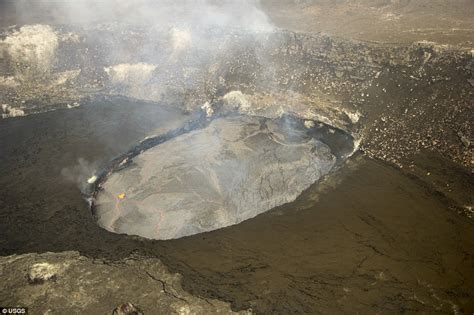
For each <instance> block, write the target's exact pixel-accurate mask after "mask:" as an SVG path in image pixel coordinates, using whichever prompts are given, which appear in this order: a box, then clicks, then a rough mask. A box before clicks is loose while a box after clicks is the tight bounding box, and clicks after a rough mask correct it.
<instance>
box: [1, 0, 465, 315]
mask: <svg viewBox="0 0 474 315" xmlns="http://www.w3.org/2000/svg"><path fill="white" fill-rule="evenodd" d="M32 5H33V6H34V4H32ZM473 6H474V4H473V2H472V1H467V0H457V1H443V0H436V1H424V0H418V1H415V0H412V1H410V0H400V1H384V0H380V1H375V0H374V1H371V0H367V1H336V2H334V1H318V0H315V1H276V0H274V1H263V2H262V4H261V7H262V8H263V10H264V12H265V13H266V14H267V15H266V16H265V18H263V19H262V20H261V23H260V24H258V27H261V28H259V31H256V30H255V29H253V28H252V29H245V28H242V27H238V25H237V26H235V25H233V27H229V25H225V26H219V27H208V26H206V25H204V26H202V27H196V28H193V29H189V28H186V27H183V26H169V25H166V26H160V27H148V25H147V24H146V23H148V22H147V21H140V23H134V24H133V25H126V24H121V23H118V21H114V20H107V19H106V20H102V21H93V22H94V23H90V24H85V25H84V24H81V23H72V22H71V20H68V19H67V17H66V16H59V15H57V14H56V13H57V12H55V11H54V10H50V9H48V7H44V6H38V7H37V8H36V9H37V10H33V9H32V10H28V11H18V7H17V6H15V5H13V4H12V2H8V1H5V2H1V3H0V9H1V13H0V21H1V22H0V25H1V26H2V27H3V28H2V30H1V33H0V50H1V52H0V57H1V58H0V101H1V104H0V105H1V108H0V113H1V114H2V118H3V119H2V120H0V185H1V187H2V189H1V190H0V208H1V211H0V216H1V218H2V220H1V221H0V231H1V232H0V234H1V236H2V237H1V239H0V253H1V254H2V257H1V258H0V264H1V269H0V277H1V279H2V283H5V285H4V286H3V287H2V290H1V291H2V293H1V295H0V306H1V305H4V304H5V305H6V304H8V305H14V304H18V305H20V304H21V305H28V306H29V307H30V309H31V310H32V311H34V312H43V313H48V312H51V313H55V312H56V313H62V312H70V311H78V312H79V311H83V312H94V310H96V311H97V313H107V312H112V310H113V309H114V308H115V307H116V306H117V305H118V304H120V303H129V302H130V303H133V304H136V305H137V307H141V308H142V309H143V311H144V312H145V313H153V312H154V311H155V310H156V309H158V308H159V309H160V312H162V313H169V312H177V313H187V312H191V313H193V312H195V313H209V312H211V313H213V312H218V311H219V312H230V311H231V309H232V310H234V311H248V310H250V311H253V312H256V313H289V312H299V313H313V312H322V313H328V312H329V313H334V312H337V313H339V312H354V310H356V312H360V313H378V312H389V313H390V312H395V313H402V312H409V313H414V312H429V313H431V312H443V313H446V312H452V313H470V312H472V310H473V309H474V305H473V304H472V301H473V300H474V298H473V297H472V288H473V287H474V282H473V281H474V275H473V274H472V261H473V254H474V244H473V243H472V239H473V238H472V234H473V233H474V227H473V222H472V216H473V210H472V205H473V200H472V191H473V190H474V179H473V176H472V170H473V165H474V164H473V163H474V160H473V153H474V151H473V146H472V141H473V134H472V121H473V118H474V117H473V116H474V111H473V102H474V97H473V95H474V93H473V92H474V81H473V80H474V79H473V71H474V63H473V59H474V50H473V48H474V46H473V36H474V34H473V33H474V25H473V21H472V18H471V17H472V16H473V15H474V8H473ZM252 12H253V11H252ZM256 12H257V13H259V14H260V11H258V10H257V11H256ZM132 13H133V12H131V15H132ZM253 13H255V12H253ZM186 14H188V13H186ZM191 16H192V15H191ZM259 16H260V15H259ZM239 18H240V19H243V18H244V17H243V16H239ZM237 20H238V19H237ZM237 20H235V21H237ZM232 21H234V20H232ZM99 22H100V23H99ZM234 26H235V27H234ZM252 27H253V26H252ZM137 47H140V49H137ZM218 109H223V110H226V111H232V112H237V113H239V114H244V115H249V116H259V117H266V118H267V119H277V118H278V117H281V116H282V115H283V114H291V115H293V116H296V117H299V118H300V119H302V120H307V121H312V122H316V123H318V122H319V123H324V124H326V125H328V126H330V127H331V128H332V129H334V130H338V131H340V132H343V133H348V134H350V135H351V136H352V137H353V138H354V139H355V141H356V144H357V145H358V147H359V149H360V150H359V151H358V152H357V154H356V155H355V156H354V157H353V158H351V159H350V160H349V161H347V163H346V164H344V166H342V167H341V169H339V170H337V171H336V172H333V173H330V174H329V175H328V176H326V177H323V179H322V180H321V181H320V182H319V183H316V184H315V185H313V186H311V187H310V188H309V189H308V190H307V191H305V192H304V193H303V194H302V195H301V196H300V197H299V198H297V199H296V201H294V202H292V203H289V204H287V205H284V206H281V207H278V208H276V209H273V210H272V211H270V212H268V213H265V214H262V215H260V216H258V217H256V218H254V219H252V220H249V221H245V222H243V223H241V224H238V225H236V226H233V227H230V228H226V229H221V230H218V231H213V232H210V233H204V234H198V235H196V236H192V237H186V238H183V239H179V240H172V241H152V240H146V239H142V238H140V237H136V236H127V235H118V234H113V233H109V232H107V231H105V230H103V229H101V228H100V227H99V226H98V225H97V224H96V222H95V220H94V218H93V216H92V215H91V212H90V208H89V205H88V203H87V202H86V200H85V197H88V195H87V192H86V191H85V190H84V186H85V182H86V181H87V179H88V178H89V177H90V176H92V175H94V173H95V172H97V171H98V170H101V169H104V168H106V167H107V166H108V165H110V161H112V160H113V159H114V158H116V157H117V156H120V155H121V154H124V153H125V152H127V150H130V148H133V147H134V146H136V145H137V144H138V143H140V141H142V140H143V139H144V138H146V137H153V136H156V135H159V134H162V133H164V132H166V131H168V130H170V129H173V128H176V127H177V126H182V125H183V123H184V122H185V121H187V120H188V119H189V118H190V117H191V116H192V115H194V114H195V113H197V112H199V113H201V114H203V113H206V114H212V112H213V111H214V110H216V111H217V110H218ZM190 113H191V114H190ZM23 116H25V117H23ZM156 148H159V146H157V147H156ZM71 251H73V252H71ZM44 252H53V253H44ZM62 252H64V253H62ZM42 253H44V254H42ZM11 255H17V256H11ZM18 255H19V256H18ZM137 261H138V262H137ZM161 261H162V262H163V263H164V264H165V265H166V266H167V267H168V269H169V270H171V271H172V272H176V273H179V274H181V275H182V276H183V277H182V279H181V277H180V276H176V275H174V274H172V273H170V272H169V271H168V270H167V268H165V267H164V266H163V265H162V263H161ZM142 262H143V265H142V264H141V263H142ZM35 264H40V265H39V266H40V267H41V266H52V267H51V268H52V270H53V272H52V273H53V275H52V276H51V277H50V278H48V279H46V280H45V281H39V282H38V283H34V284H33V283H32V281H28V279H29V277H30V276H29V273H31V268H33V266H34V265H35ZM41 264H43V265H41ZM38 268H39V267H38ZM40 269H41V268H40ZM40 271H41V270H40ZM155 271H156V273H155ZM104 274H107V275H108V276H107V277H106V278H104V276H103V275H104ZM76 275H77V276H76ZM80 275H82V276H80ZM30 278H31V277H30ZM77 279H80V280H81V281H77ZM163 279H166V280H163ZM30 280H31V279H30ZM33 282H35V281H33ZM79 282H80V284H79ZM104 283H107V285H105V284H104ZM125 283H127V284H129V287H125V289H124V285H125ZM181 285H182V286H183V288H184V290H186V291H183V290H182V289H181ZM168 286H169V289H168ZM156 287H158V288H159V289H156ZM215 299H218V300H221V301H223V302H219V301H217V300H215ZM224 302H225V303H224ZM155 303H156V304H155ZM48 305H49V306H48ZM123 307H126V306H123Z"/></svg>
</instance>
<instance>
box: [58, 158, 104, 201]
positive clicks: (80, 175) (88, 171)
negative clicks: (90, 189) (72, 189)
mask: <svg viewBox="0 0 474 315" xmlns="http://www.w3.org/2000/svg"><path fill="white" fill-rule="evenodd" d="M97 169H98V163H94V162H89V161H87V160H86V159H84V158H79V159H78V160H77V164H76V165H73V166H71V167H66V168H63V169H62V170H61V175H62V176H63V177H64V178H65V179H66V180H67V181H70V182H73V183H75V184H77V186H78V187H79V189H80V190H81V192H83V193H86V189H87V186H88V184H90V183H91V178H94V176H95V172H96V171H97Z"/></svg>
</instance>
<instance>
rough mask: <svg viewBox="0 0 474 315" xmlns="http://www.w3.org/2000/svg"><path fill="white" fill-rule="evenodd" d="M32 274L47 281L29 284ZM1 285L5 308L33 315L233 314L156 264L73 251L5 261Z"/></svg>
mask: <svg viewBox="0 0 474 315" xmlns="http://www.w3.org/2000/svg"><path fill="white" fill-rule="evenodd" d="M38 266H41V267H42V268H40V269H41V270H40V271H39V268H38ZM28 270H29V272H28ZM52 270H54V275H53V276H51V277H45V275H51V271H52ZM27 273H28V277H27ZM31 273H35V275H36V276H38V275H40V274H41V275H43V279H42V281H41V282H31V281H29V279H28V278H30V277H31ZM0 280H1V282H2V283H3V287H2V290H1V291H0V303H1V304H2V305H15V306H16V305H23V306H28V307H29V312H30V313H32V314H111V313H112V310H114V308H115V307H117V306H119V307H118V308H119V309H126V310H127V309H128V310H130V309H133V308H135V309H140V310H141V311H142V313H143V314H230V313H233V312H232V310H231V309H230V306H229V305H228V304H226V303H224V302H221V301H218V300H212V299H203V298H200V297H197V296H193V295H191V294H189V293H187V292H185V291H184V290H183V289H182V288H181V276H180V275H179V274H172V273H170V272H169V271H168V270H167V269H166V267H165V266H164V265H163V264H162V263H161V261H160V260H158V259H156V258H141V259H137V257H130V258H128V259H125V260H122V261H120V262H108V261H104V260H94V259H91V258H86V257H84V256H80V255H79V253H78V252H71V251H70V252H62V253H44V254H36V253H30V254H24V255H13V256H6V257H0ZM132 303H133V304H132ZM124 306H125V307H124ZM240 313H241V314H246V313H247V312H245V311H244V312H240ZM114 314H123V312H122V313H120V312H117V310H115V312H114Z"/></svg>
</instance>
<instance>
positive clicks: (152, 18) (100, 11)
mask: <svg viewBox="0 0 474 315" xmlns="http://www.w3.org/2000/svg"><path fill="white" fill-rule="evenodd" d="M15 6H16V12H17V14H18V15H19V16H18V17H17V18H18V20H19V21H26V20H38V18H33V17H32V16H34V15H35V11H36V12H39V13H40V14H41V15H43V16H45V17H47V18H48V20H49V23H48V24H69V25H70V24H82V25H86V24H95V23H118V24H134V25H154V24H160V25H176V26H180V27H184V26H188V27H194V28H195V27H202V26H219V27H235V28H240V29H246V30H254V31H270V30H271V29H272V28H273V26H272V25H271V23H270V22H269V19H268V17H267V15H266V14H265V13H264V12H263V11H262V10H261V8H260V2H259V1H258V0H232V1H212V0H183V1H171V0H157V1H153V0H135V1H123V0H101V1H96V0H74V1H73V0H71V1H67V0H65V1H50V0H36V1H31V0H17V1H15Z"/></svg>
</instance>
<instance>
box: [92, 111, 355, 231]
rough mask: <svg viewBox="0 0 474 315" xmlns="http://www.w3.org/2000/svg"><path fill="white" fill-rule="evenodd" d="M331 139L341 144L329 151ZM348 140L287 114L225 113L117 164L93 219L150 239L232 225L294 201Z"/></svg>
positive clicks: (341, 152) (340, 153)
mask: <svg viewBox="0 0 474 315" xmlns="http://www.w3.org/2000/svg"><path fill="white" fill-rule="evenodd" d="M336 133H337V135H336V136H335V134H336ZM337 137H339V138H341V139H342V138H344V140H345V141H346V143H345V145H344V146H343V147H336V146H334V147H333V148H331V139H334V138H337ZM351 139H352V138H351V137H349V136H346V135H345V134H343V133H342V132H340V131H336V130H334V129H330V128H329V127H327V126H325V125H323V124H319V125H316V124H315V123H313V122H307V123H306V124H304V123H303V121H301V120H299V119H296V118H293V117H291V116H284V117H282V118H279V119H268V118H263V117H257V116H245V115H236V114H232V115H226V116H224V117H220V118H216V119H214V120H212V121H211V122H209V123H206V126H204V127H203V128H198V129H195V130H191V131H189V132H187V133H184V134H181V135H179V136H176V137H172V138H171V139H168V140H167V141H165V142H164V143H161V144H159V145H156V146H154V147H152V148H150V149H148V150H146V151H144V152H142V153H140V154H138V155H136V156H135V157H130V156H129V155H128V156H127V157H126V158H124V159H123V161H124V162H126V166H125V167H123V163H119V164H118V167H117V169H116V170H115V171H114V170H112V172H111V173H109V175H108V176H106V177H104V180H103V181H102V182H101V183H100V185H99V187H100V191H99V192H98V193H97V195H96V198H95V203H94V210H95V214H96V216H97V218H98V222H99V224H100V225H101V226H103V227H104V228H106V229H107V230H109V231H112V232H116V233H125V234H131V235H140V236H143V237H146V238H152V239H173V238H179V237H183V236H187V235H193V234H197V233H201V232H207V231H211V230H215V229H218V228H222V227H226V226H229V225H233V224H237V223H239V222H242V221H244V220H246V219H249V218H252V217H254V216H256V215H258V214H260V213H263V212H265V211H268V210H270V209H272V208H274V207H276V206H279V205H282V204H284V203H287V202H291V201H293V200H295V199H296V197H297V196H298V195H299V194H300V193H301V192H302V191H304V190H305V189H306V188H308V187H309V186H310V185H311V184H313V183H314V182H316V181H317V180H318V179H319V178H321V176H323V175H325V174H327V173H328V172H329V171H330V170H331V169H332V168H334V166H335V165H336V164H337V162H338V161H340V160H341V159H343V158H344V157H345V156H346V155H347V153H348V152H350V151H351V150H352V146H353V145H352V141H351ZM325 142H326V143H328V144H329V145H328V144H326V143H325ZM333 142H336V141H334V140H333ZM339 143H340V141H339ZM121 164H122V165H121Z"/></svg>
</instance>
